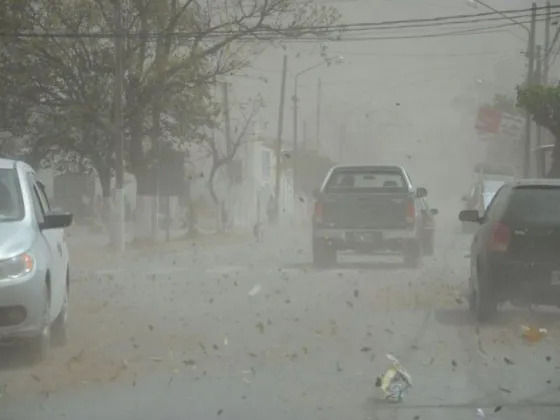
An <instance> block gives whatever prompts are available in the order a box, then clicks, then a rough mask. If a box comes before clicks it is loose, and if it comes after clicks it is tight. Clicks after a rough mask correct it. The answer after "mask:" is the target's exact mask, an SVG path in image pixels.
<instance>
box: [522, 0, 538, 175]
mask: <svg viewBox="0 0 560 420" xmlns="http://www.w3.org/2000/svg"><path fill="white" fill-rule="evenodd" d="M536 20H537V4H536V3H535V2H533V5H532V6H531V27H530V29H529V40H528V45H527V58H528V60H529V65H528V69H527V87H530V86H532V85H533V83H534V80H533V70H534V68H535V26H536ZM532 125H533V123H532V121H531V115H530V114H529V112H528V111H525V138H524V142H525V144H524V153H523V176H524V177H525V178H528V177H529V176H530V170H531V127H532Z"/></svg>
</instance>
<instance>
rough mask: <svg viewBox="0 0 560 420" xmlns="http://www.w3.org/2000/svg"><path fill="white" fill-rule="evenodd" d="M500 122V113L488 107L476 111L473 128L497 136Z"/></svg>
mask: <svg viewBox="0 0 560 420" xmlns="http://www.w3.org/2000/svg"><path fill="white" fill-rule="evenodd" d="M501 121H502V111H500V110H499V109H496V108H492V107H489V106H483V107H480V108H479V109H478V117H477V119H476V124H475V128H476V129H477V130H478V131H480V132H482V133H490V134H498V132H499V131H500V124H501Z"/></svg>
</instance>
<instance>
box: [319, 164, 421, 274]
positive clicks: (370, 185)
mask: <svg viewBox="0 0 560 420" xmlns="http://www.w3.org/2000/svg"><path fill="white" fill-rule="evenodd" d="M313 195H314V198H315V206H314V212H313V216H312V246H313V262H314V264H315V265H316V266H326V265H330V264H334V263H336V260H337V252H338V251H342V250H352V251H356V252H365V253H375V252H386V251H394V252H400V253H402V255H403V258H404V262H405V264H406V265H407V266H409V267H415V266H417V265H418V264H419V263H420V261H421V258H422V250H421V234H422V209H421V203H420V202H419V200H420V199H421V198H423V197H426V196H427V195H428V192H427V190H426V189H425V188H422V187H420V188H417V189H415V188H413V187H412V183H411V181H410V177H409V176H408V174H407V172H406V171H405V169H404V168H403V167H401V166H395V165H384V166H380V165H338V166H334V167H333V168H331V169H330V170H329V172H328V173H327V175H326V177H325V179H324V181H323V184H322V186H321V188H320V189H318V190H315V191H314V194H313Z"/></svg>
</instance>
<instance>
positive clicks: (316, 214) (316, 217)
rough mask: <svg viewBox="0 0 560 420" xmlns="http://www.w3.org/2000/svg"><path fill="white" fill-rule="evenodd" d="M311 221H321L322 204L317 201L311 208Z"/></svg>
mask: <svg viewBox="0 0 560 420" xmlns="http://www.w3.org/2000/svg"><path fill="white" fill-rule="evenodd" d="M313 221H314V222H318V223H321V222H322V221H323V204H322V203H320V202H319V201H316V202H315V207H314V208H313Z"/></svg>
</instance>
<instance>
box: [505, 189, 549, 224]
mask: <svg viewBox="0 0 560 420" xmlns="http://www.w3.org/2000/svg"><path fill="white" fill-rule="evenodd" d="M506 219H507V220H511V221H519V222H531V223H538V224H553V225H560V187H548V186H544V187H521V188H515V189H514V190H513V194H512V197H511V201H510V203H509V205H508V208H507V211H506Z"/></svg>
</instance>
